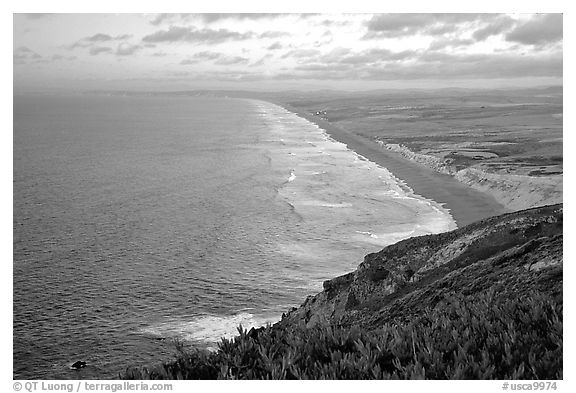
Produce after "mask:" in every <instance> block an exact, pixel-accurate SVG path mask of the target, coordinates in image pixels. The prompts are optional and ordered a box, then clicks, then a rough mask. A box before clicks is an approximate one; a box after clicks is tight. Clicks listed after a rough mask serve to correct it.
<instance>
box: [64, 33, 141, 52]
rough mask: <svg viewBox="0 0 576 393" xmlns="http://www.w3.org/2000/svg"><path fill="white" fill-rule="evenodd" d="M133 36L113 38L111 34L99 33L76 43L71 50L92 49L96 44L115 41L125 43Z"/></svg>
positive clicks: (71, 46)
mask: <svg viewBox="0 0 576 393" xmlns="http://www.w3.org/2000/svg"><path fill="white" fill-rule="evenodd" d="M131 37H132V35H131V34H122V35H117V36H111V35H109V34H104V33H97V34H94V35H92V36H89V37H84V38H82V39H81V40H78V41H76V42H75V43H74V44H72V45H70V46H69V47H68V48H69V49H76V48H90V47H92V46H94V45H96V44H102V43H110V42H114V41H123V40H127V39H129V38H131Z"/></svg>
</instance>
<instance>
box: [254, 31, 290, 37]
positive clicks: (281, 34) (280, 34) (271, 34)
mask: <svg viewBox="0 0 576 393" xmlns="http://www.w3.org/2000/svg"><path fill="white" fill-rule="evenodd" d="M287 35H290V34H288V33H287V32H285V31H266V32H264V33H262V34H260V35H258V38H280V37H285V36H287Z"/></svg>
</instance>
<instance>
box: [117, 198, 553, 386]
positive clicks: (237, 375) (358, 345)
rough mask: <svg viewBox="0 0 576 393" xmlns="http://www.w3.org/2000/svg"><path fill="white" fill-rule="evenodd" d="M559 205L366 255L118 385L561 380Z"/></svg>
mask: <svg viewBox="0 0 576 393" xmlns="http://www.w3.org/2000/svg"><path fill="white" fill-rule="evenodd" d="M562 228H563V206H562V204H557V205H550V206H543V207H537V208H533V209H529V210H523V211H519V212H513V213H508V214H505V215H501V216H495V217H492V218H487V219H484V220H481V221H478V222H476V223H473V224H470V225H468V226H466V227H463V228H460V229H456V230H454V231H451V232H446V233H442V234H437V235H428V236H421V237H414V238H410V239H406V240H403V241H400V242H398V243H396V244H393V245H390V246H388V247H386V248H384V249H383V250H381V251H379V252H376V253H372V254H369V255H367V256H366V257H365V258H364V261H363V262H362V263H361V264H360V265H359V266H358V268H357V269H356V270H355V271H353V272H351V273H348V274H345V275H343V276H340V277H337V278H334V279H331V280H327V281H325V282H324V290H323V291H322V292H320V293H318V294H317V295H314V296H309V297H308V298H307V299H306V300H305V301H304V303H303V304H302V305H301V306H300V307H298V308H293V309H292V310H290V311H289V312H288V313H287V314H284V315H283V316H282V319H281V320H280V321H279V322H277V323H275V324H274V325H267V326H264V327H260V328H252V329H250V330H245V329H243V328H242V327H239V329H238V332H239V335H238V336H236V337H235V338H233V339H222V341H221V342H220V343H219V344H218V349H217V350H216V351H215V352H203V351H199V350H197V349H194V348H193V349H192V350H185V351H182V350H181V351H180V354H179V355H178V357H177V359H176V360H174V361H170V362H168V363H164V364H162V365H158V366H156V367H154V368H151V369H148V368H141V367H140V368H129V369H128V370H127V372H126V373H125V374H124V375H123V376H122V377H123V378H126V379H500V380H502V379H512V380H521V379H523V380H542V379H544V380H550V379H552V380H557V379H562V378H563V289H562V283H563V251H562V250H563V248H562V244H563V232H562Z"/></svg>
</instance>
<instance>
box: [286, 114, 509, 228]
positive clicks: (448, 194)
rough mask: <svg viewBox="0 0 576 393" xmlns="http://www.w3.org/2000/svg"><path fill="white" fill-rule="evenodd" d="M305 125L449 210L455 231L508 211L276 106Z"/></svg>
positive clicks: (319, 121) (347, 134)
mask: <svg viewBox="0 0 576 393" xmlns="http://www.w3.org/2000/svg"><path fill="white" fill-rule="evenodd" d="M277 104H279V105H281V106H283V107H284V108H286V109H287V110H289V111H291V112H293V113H296V114H297V115H298V116H301V117H303V118H305V119H307V120H308V121H311V122H313V123H315V124H317V125H318V126H319V127H321V128H322V129H324V130H325V131H326V132H327V133H328V134H329V135H330V136H331V137H332V138H334V139H335V140H337V141H339V142H342V143H344V144H346V145H347V146H348V148H350V149H352V150H354V151H355V152H356V153H358V154H360V155H361V156H364V157H366V158H367V159H369V160H370V161H372V162H374V163H376V164H378V165H380V166H382V167H385V168H387V169H388V170H389V171H390V172H392V173H393V174H394V176H396V177H397V178H398V179H401V180H403V181H405V182H406V184H407V185H408V186H409V187H410V188H411V189H412V190H414V192H415V193H416V194H418V195H421V196H423V197H425V198H429V199H432V200H434V201H435V202H438V203H439V204H441V205H443V206H444V208H446V209H448V210H450V213H451V214H452V217H453V218H454V220H455V221H456V224H457V225H458V227H462V226H465V225H468V224H470V223H472V222H475V221H478V220H481V219H483V218H487V217H491V216H496V215H500V214H503V213H507V212H509V211H510V210H508V209H506V208H505V207H504V206H502V205H501V204H499V203H498V202H497V201H496V200H495V199H494V198H493V197H492V196H490V195H488V194H486V193H483V192H479V191H476V190H474V189H472V188H470V187H468V186H466V185H465V184H462V183H460V182H459V181H458V180H456V179H454V178H453V177H452V176H449V175H444V174H441V173H438V172H435V171H434V170H432V169H429V168H427V167H424V166H423V165H420V164H417V163H415V162H412V161H409V160H407V159H405V158H403V157H401V156H400V155H399V154H397V153H394V152H391V151H388V150H386V149H383V148H381V147H380V146H378V145H377V144H376V143H375V142H374V141H371V140H369V139H367V138H366V137H363V136H361V135H357V134H354V133H353V132H351V131H349V130H344V129H342V128H340V127H338V126H335V125H334V124H331V123H329V122H327V121H325V120H322V119H321V118H319V117H317V116H314V115H312V114H309V113H305V112H303V111H300V110H297V109H295V108H293V107H291V106H289V105H286V104H284V103H277Z"/></svg>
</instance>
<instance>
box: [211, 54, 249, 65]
mask: <svg viewBox="0 0 576 393" xmlns="http://www.w3.org/2000/svg"><path fill="white" fill-rule="evenodd" d="M248 61H249V59H248V58H246V57H242V56H225V57H221V58H220V59H218V60H216V62H215V63H214V64H218V65H235V64H246V63H248Z"/></svg>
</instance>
